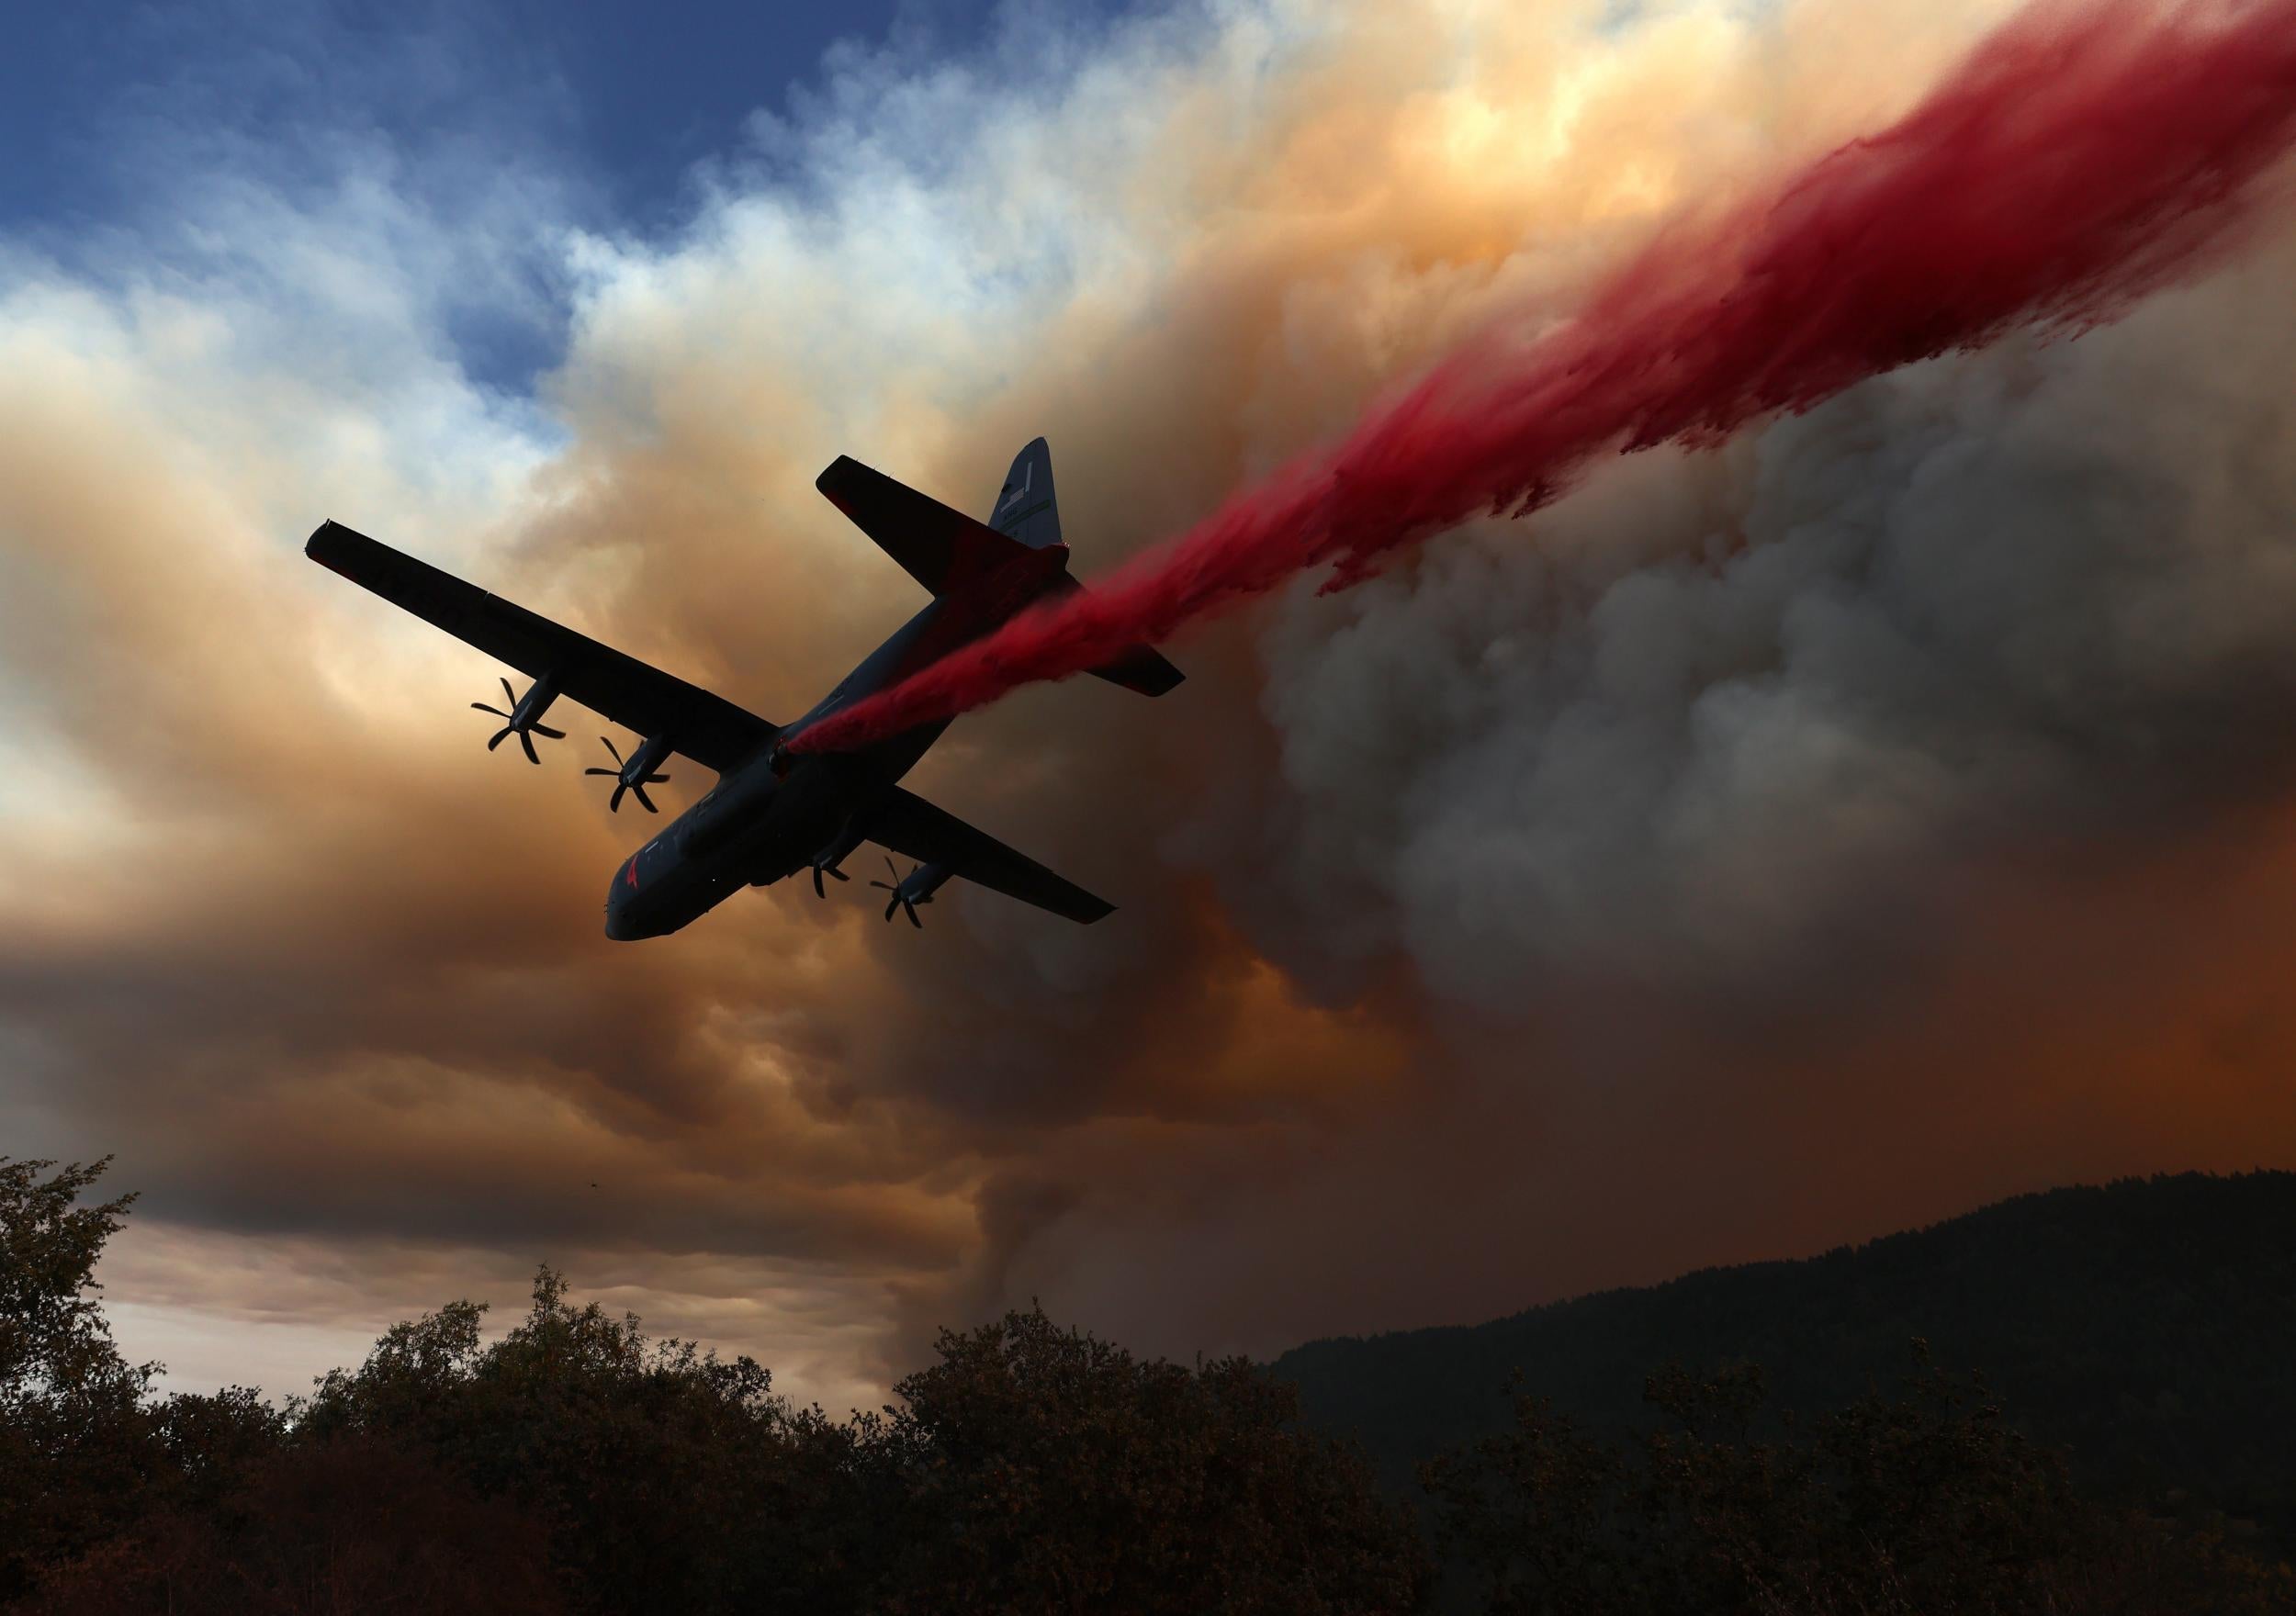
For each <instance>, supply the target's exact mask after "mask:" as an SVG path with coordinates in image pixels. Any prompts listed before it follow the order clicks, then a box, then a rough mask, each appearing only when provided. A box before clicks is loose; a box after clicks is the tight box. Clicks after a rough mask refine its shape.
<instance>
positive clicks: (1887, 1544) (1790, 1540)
mask: <svg viewBox="0 0 2296 1616" xmlns="http://www.w3.org/2000/svg"><path fill="white" fill-rule="evenodd" d="M1646 1397H1647V1398H1648V1400H1649V1403H1650V1404H1651V1405H1652V1406H1653V1407H1654V1408H1655V1409H1656V1410H1657V1411H1658V1414H1659V1418H1658V1420H1656V1421H1655V1422H1654V1424H1653V1425H1652V1427H1651V1428H1650V1429H1649V1431H1646V1432H1645V1433H1644V1434H1643V1435H1641V1436H1640V1437H1639V1438H1638V1439H1636V1440H1632V1441H1626V1442H1619V1443H1617V1444H1615V1445H1613V1444H1610V1443H1606V1442H1602V1441H1599V1440H1597V1439H1594V1438H1592V1437H1590V1436H1588V1435H1587V1434H1586V1433H1585V1432H1584V1431H1581V1430H1580V1429H1579V1428H1578V1427H1577V1426H1576V1425H1575V1424H1574V1423H1573V1422H1572V1421H1571V1420H1569V1419H1568V1418H1566V1417H1564V1416H1562V1415H1559V1414H1557V1413H1556V1412H1555V1409H1554V1408H1553V1406H1552V1404H1550V1403H1549V1402H1548V1401H1547V1400H1546V1399H1544V1398H1541V1397H1533V1396H1531V1395H1529V1394H1527V1393H1522V1392H1519V1391H1518V1393H1517V1395H1516V1397H1515V1398H1514V1423H1513V1424H1512V1425H1511V1426H1510V1427H1508V1428H1507V1429H1505V1430H1503V1431H1499V1432H1497V1433H1496V1434H1494V1435H1491V1436H1488V1437H1485V1438H1484V1439H1482V1440H1481V1441H1480V1442H1476V1443H1475V1444H1473V1445H1472V1446H1471V1447H1469V1448H1467V1449H1463V1450H1460V1451H1458V1452H1456V1453H1449V1454H1446V1455H1444V1456H1442V1457H1440V1458H1438V1459H1436V1460H1435V1461H1433V1462H1431V1463H1430V1464H1427V1465H1425V1466H1424V1469H1423V1476H1424V1483H1425V1486H1426V1489H1427V1492H1428V1495H1429V1497H1430V1498H1431V1499H1432V1500H1433V1502H1434V1504H1435V1512H1436V1516H1437V1519H1438V1521H1439V1523H1440V1528H1439V1530H1440V1533H1441V1536H1442V1538H1443V1540H1444V1543H1445V1545H1446V1548H1448V1549H1449V1550H1450V1552H1451V1554H1453V1556H1454V1559H1455V1563H1456V1564H1457V1565H1458V1566H1459V1568H1460V1570H1461V1572H1462V1574H1463V1575H1462V1577H1461V1580H1462V1582H1463V1583H1464V1584H1465V1585H1466V1588H1465V1590H1463V1591H1468V1592H1470V1593H1471V1595H1472V1608H1478V1609H1482V1610H1490V1611H1492V1612H1496V1613H1501V1616H1671V1613H1672V1612H1678V1611H1685V1610H1697V1611H1704V1612H1712V1613H1713V1616H1738V1613H1742V1616H1831V1613H1834V1612H1842V1613H1850V1612H1856V1613H1859V1616H1923V1613H1926V1612H1935V1611H1952V1612H1958V1613H1965V1616H2052V1613H2057V1612H2074V1611H2078V1612H2084V1613H2086V1616H2143V1613H2146V1612H2169V1611H2212V1612H2218V1613H2219V1616H2264V1613H2266V1612H2271V1611H2286V1610H2291V1609H2296V1577H2291V1575H2290V1571H2289V1569H2288V1567H2286V1566H2284V1565H2283V1566H2279V1567H2275V1568H2271V1569H2267V1568H2266V1567H2264V1566H2261V1565H2257V1563H2256V1562H2254V1561H2253V1560H2250V1559H2247V1558H2245V1556H2241V1555H2238V1554H2232V1553H2229V1552H2228V1551H2227V1550H2226V1549H2225V1548H2224V1546H2223V1544H2222V1543H2220V1542H2219V1541H2217V1540H2216V1539H2214V1538H2212V1537H2210V1536H2208V1535H2205V1534H2197V1533H2194V1532H2189V1531H2186V1530H2182V1529H2178V1528H2174V1527H2172V1526H2170V1525H2169V1524H2167V1523H2164V1522H2161V1521H2153V1520H2149V1519H2147V1518H2145V1517H2144V1516H2141V1515H2138V1514H2136V1513H2134V1512H2133V1511H2130V1510H2126V1509H2119V1508H2115V1507H2111V1506H2107V1505H2102V1504H2099V1503H2097V1502H2095V1501H2093V1500H2091V1499H2089V1498H2085V1497H2083V1496H2082V1495H2081V1494H2080V1493H2078V1492H2077V1491H2076V1489H2075V1488H2074V1487H2073V1485H2072V1481H2071V1478H2070V1476H2068V1475H2067V1472H2066V1468H2065V1462H2064V1460H2063V1457H2062V1456H2061V1455H2060V1454H2058V1453H2054V1452H2053V1451H2050V1450H2047V1449H2042V1448H2036V1447H2034V1446H2032V1444H2030V1443H2029V1442H2026V1441H2025V1439H2024V1438H2023V1437H2021V1436H2020V1435H2019V1434H2018V1433H2017V1432H2016V1431H2012V1430H2010V1429H2009V1427H2008V1426H2007V1425H2006V1424H2005V1423H2004V1422H2003V1420H2002V1418H2001V1410H2000V1408H1999V1407H1998V1405H1997V1404H1995V1403H1994V1402H1993V1401H1992V1400H1991V1398H1990V1397H1988V1396H1987V1394H1986V1388H1985V1386H1984V1384H1983V1382H1982V1381H1980V1380H1977V1379H1976V1378H1975V1377H1954V1376H1950V1375H1945V1374H1943V1373H1942V1372H1941V1371H1938V1370H1936V1369H1933V1368H1931V1367H1930V1365H1929V1363H1928V1362H1927V1356H1926V1349H1924V1348H1923V1347H1922V1346H1921V1344H1920V1343H1918V1342H1917V1343H1916V1366H1915V1369H1914V1372H1913V1373H1912V1374H1911V1375H1908V1376H1906V1377H1905V1378H1904V1379H1903V1380H1902V1381H1901V1383H1900V1385H1899V1386H1898V1388H1897V1390H1896V1393H1895V1395H1891V1396H1885V1395H1883V1394H1881V1393H1879V1392H1875V1393H1871V1394H1869V1395H1867V1396H1866V1397H1861V1398H1859V1399H1858V1400H1857V1401H1855V1402H1853V1403H1851V1405H1850V1406H1849V1407H1847V1408H1843V1409H1841V1410H1840V1411H1839V1412H1836V1413H1833V1414H1829V1415H1828V1416H1826V1417H1824V1418H1822V1419H1820V1420H1818V1421H1817V1422H1816V1423H1815V1424H1814V1426H1813V1427H1812V1428H1811V1429H1809V1430H1807V1431H1792V1429H1791V1426H1792V1422H1791V1421H1790V1420H1789V1421H1783V1422H1781V1428H1782V1429H1783V1430H1784V1431H1786V1432H1787V1436H1786V1438H1785V1439H1784V1440H1778V1441H1770V1440H1765V1439H1764V1438H1762V1437H1761V1436H1760V1435H1759V1434H1757V1429H1756V1428H1757V1424H1758V1419H1757V1417H1758V1415H1759V1414H1760V1413H1761V1409H1762V1407H1763V1401H1764V1399H1763V1395H1762V1387H1761V1373H1760V1371H1759V1370H1757V1369H1754V1368H1753V1367H1751V1366H1750V1365H1742V1366H1738V1367H1735V1368H1731V1369H1728V1370H1724V1371H1721V1372H1719V1373H1717V1374H1716V1375H1712V1376H1706V1377H1700V1376H1695V1375H1689V1374H1686V1373H1684V1372H1683V1371H1682V1370H1680V1369H1668V1370H1665V1371H1662V1372H1661V1373H1660V1374H1659V1375H1653V1376H1652V1377H1651V1378H1650V1380H1649V1383H1648V1386H1647V1390H1646ZM1465 1602H1466V1601H1462V1603H1463V1604H1464V1603H1465Z"/></svg>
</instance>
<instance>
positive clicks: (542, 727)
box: [526, 724, 566, 741]
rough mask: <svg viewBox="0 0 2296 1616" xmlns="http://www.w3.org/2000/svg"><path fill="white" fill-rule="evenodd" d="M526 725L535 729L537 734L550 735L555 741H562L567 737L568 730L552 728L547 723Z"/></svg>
mask: <svg viewBox="0 0 2296 1616" xmlns="http://www.w3.org/2000/svg"><path fill="white" fill-rule="evenodd" d="M526 727H527V728H528V729H530V730H532V731H534V732H535V734H536V735H548V736H549V737H550V738H551V739H552V740H554V741H562V740H564V739H566V732H565V731H564V730H562V729H552V728H551V727H550V726H549V725H548V724H528V725H527V726H526Z"/></svg>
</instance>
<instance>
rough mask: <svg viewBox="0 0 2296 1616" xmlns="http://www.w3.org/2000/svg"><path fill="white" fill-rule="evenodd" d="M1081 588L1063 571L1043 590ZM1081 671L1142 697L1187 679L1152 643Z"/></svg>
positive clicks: (1049, 593)
mask: <svg viewBox="0 0 2296 1616" xmlns="http://www.w3.org/2000/svg"><path fill="white" fill-rule="evenodd" d="M1083 588H1084V585H1082V584H1080V583H1078V582H1077V581H1076V580H1075V578H1070V577H1068V576H1067V575H1066V574H1065V573H1064V574H1063V575H1062V576H1061V577H1060V578H1057V579H1055V580H1054V581H1053V583H1052V587H1051V588H1050V589H1046V590H1045V595H1046V597H1047V598H1048V599H1049V598H1051V597H1052V596H1053V595H1065V594H1073V593H1075V591H1076V590H1078V589H1083ZM1085 671H1086V672H1087V673H1089V674H1091V675H1092V677H1093V678H1095V679H1106V680H1108V681H1109V683H1110V684H1112V685H1122V686H1123V687H1124V688H1125V689H1126V690H1138V691H1139V692H1140V693H1141V694H1142V695H1143V696H1161V695H1164V694H1165V693H1166V692H1167V691H1170V690H1173V689H1174V688H1176V686H1177V685H1179V683H1180V682H1181V681H1182V680H1184V679H1187V675H1186V674H1185V673H1182V672H1181V671H1180V670H1179V669H1178V668H1175V667H1173V666H1172V664H1171V663H1169V662H1167V661H1165V658H1164V654H1163V653H1162V652H1160V651H1158V650H1157V649H1156V648H1155V647H1154V645H1134V646H1132V647H1131V649H1129V650H1127V651H1126V652H1125V653H1124V654H1123V655H1122V656H1119V657H1118V658H1117V659H1116V660H1115V661H1113V662H1104V663H1102V664H1101V665H1100V666H1099V667H1097V668H1086V670H1085Z"/></svg>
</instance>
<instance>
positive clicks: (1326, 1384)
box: [1274, 1173, 2296, 1554]
mask: <svg viewBox="0 0 2296 1616" xmlns="http://www.w3.org/2000/svg"><path fill="white" fill-rule="evenodd" d="M1917 1336H1919V1337H1923V1338H1926V1339H1927V1340H1928V1341H1929V1342H1930V1346H1931V1348H1932V1350H1933V1351H1934V1352H1935V1353H1936V1356H1937V1359H1938V1361H1939V1362H1940V1363H1975V1364H1983V1365H1984V1366H1985V1369H1986V1376H1987V1379H1988V1381H1989V1383H1990V1384H1991V1385H1992V1386H1994V1388H1995V1389H1996V1390H1997V1391H1998V1394H1999V1395H2000V1397H2001V1400H2002V1402H2003V1404H2004V1406H2006V1407H2007V1408H2009V1409H2011V1410H2013V1411H2014V1414H2015V1418H2016V1421H2017V1424H2018V1426H2019V1427H2020V1429H2021V1430H2022V1431H2025V1432H2027V1433H2028V1434H2029V1435H2030V1436H2032V1438H2033V1440H2034V1441H2036V1442H2042V1443H2044V1444H2046V1445H2049V1446H2052V1447H2057V1448H2062V1449H2064V1450H2065V1451H2066V1453H2069V1455H2070V1457H2071V1462H2072V1465H2073V1473H2074V1476H2075V1477H2076V1479H2077V1480H2078V1481H2079V1482H2080V1483H2081V1484H2082V1485H2083V1486H2084V1487H2087V1488H2088V1489H2090V1490H2092V1491H2095V1492H2097V1493H2099V1494H2100V1495H2101V1496H2104V1497H2107V1498H2112V1499H2115V1500H2118V1501H2121V1502H2125V1503H2129V1504H2133V1505H2142V1506H2144V1507H2147V1508H2152V1509H2162V1510H2169V1511H2174V1512H2178V1513H2181V1514H2183V1515H2184V1516H2185V1517H2186V1518H2187V1519H2189V1521H2192V1522H2193V1523H2194V1524H2196V1525H2199V1526H2201V1527H2205V1528H2212V1529H2223V1530H2225V1531H2228V1532H2239V1531H2241V1530H2244V1527H2243V1523H2244V1522H2248V1523H2253V1524H2255V1525H2256V1526H2258V1527H2260V1528H2261V1529H2262V1530H2263V1532H2264V1533H2265V1534H2266V1537H2267V1539H2268V1543H2269V1545H2270V1547H2271V1549H2272V1551H2273V1553H2275V1554H2289V1553H2290V1552H2291V1550H2296V1461H2291V1458H2290V1453H2291V1451H2296V1374H2292V1373H2290V1363H2291V1361H2296V1173H2243V1174H2237V1175H2233V1176H2225V1177H2217V1176H2211V1175H2205V1174H2200V1173H2185V1174H2178V1175H2175V1176H2167V1177H2158V1178H2153V1179H2149V1180H2127V1181H2123V1182H2121V1183H2116V1184H2110V1185H2108V1186H2106V1187H2103V1188H2078V1189H2061V1190H2052V1191H2050V1192H2048V1193H2047V1194H2045V1195H2024V1196H2020V1197H2019V1198H2017V1199H2015V1200H2011V1201H2005V1202H2002V1203H2000V1204H1999V1205H1998V1206H1988V1207H1986V1208H1985V1209H1983V1210H1981V1211H1977V1212H1973V1213H1970V1214H1968V1215H1967V1216H1965V1217H1962V1218H1954V1219H1953V1220H1951V1221H1950V1222H1946V1223H1941V1224H1938V1225H1936V1226H1934V1227H1932V1228H1930V1229H1922V1230H1919V1231H1918V1232H1915V1233H1909V1234H1900V1235H1893V1236H1890V1237H1889V1238H1888V1239H1885V1240H1873V1241H1870V1242H1868V1243H1866V1244H1864V1245H1862V1246H1856V1247H1842V1248H1840V1249H1839V1250H1836V1251H1829V1252H1828V1253H1827V1254H1826V1255H1824V1256H1822V1257H1816V1258H1812V1259H1809V1260H1808V1261H1806V1262H1760V1263H1751V1264H1748V1265H1746V1266H1743V1267H1738V1268H1724V1269H1713V1270H1708V1271H1706V1272H1704V1273H1700V1274H1690V1275H1688V1276H1686V1277H1684V1278H1682V1279H1678V1280H1674V1281H1672V1282H1671V1283H1669V1284H1666V1285H1653V1286H1650V1287H1649V1288H1647V1289H1641V1290H1626V1291H1611V1292H1606V1293H1604V1294H1602V1295H1598V1296H1585V1297H1581V1298H1580V1299H1578V1300H1576V1301H1570V1302H1561V1303H1557V1304H1554V1305H1553V1306H1550V1307H1538V1308H1535V1309H1533V1310H1532V1311H1530V1312H1528V1313H1523V1314H1518V1315H1516V1316H1515V1317H1514V1318H1512V1319H1500V1320H1497V1321H1496V1322H1493V1323H1490V1324H1483V1325H1478V1326H1474V1327H1471V1328H1466V1329H1448V1330H1411V1331H1404V1332H1398V1333H1395V1334H1390V1335H1382V1336H1376V1337H1372V1338H1369V1339H1366V1340H1351V1341H1318V1342H1314V1343H1312V1344H1311V1345H1308V1346H1304V1347H1300V1348H1297V1349H1295V1350H1293V1351H1292V1352H1288V1353H1286V1354H1285V1355H1284V1356H1283V1357H1281V1358H1280V1359H1278V1360H1277V1362H1276V1363H1275V1365H1274V1368H1275V1371H1276V1373H1277V1375H1281V1376H1283V1377H1284V1378H1286V1379H1289V1380H1290V1381H1292V1382H1293V1383H1294V1384H1296V1385H1297V1386H1299V1387H1300V1397H1301V1403H1302V1407H1303V1408H1305V1410H1306V1412H1307V1415H1308V1417H1309V1419H1310V1420H1312V1421H1313V1422H1315V1423H1316V1424H1318V1425H1320V1426H1322V1428H1323V1429H1326V1430H1329V1431H1340V1432H1345V1433H1346V1434H1349V1435H1352V1436H1355V1437H1356V1438H1358V1439H1360V1440H1361V1441H1362V1442H1363V1443H1364V1445H1365V1448H1366V1449H1367V1452H1369V1453H1370V1454H1371V1455H1372V1459H1373V1462H1374V1464H1376V1465H1377V1466H1378V1467H1379V1472H1380V1474H1381V1476H1382V1477H1383V1478H1384V1479H1385V1480H1386V1481H1387V1483H1388V1485H1389V1486H1390V1487H1393V1488H1395V1489H1396V1490H1398V1491H1399V1492H1403V1491H1408V1490H1410V1489H1411V1487H1412V1485H1413V1483H1412V1477H1413V1473H1414V1471H1415V1469H1416V1467H1417V1465H1418V1464H1420V1463H1421V1462H1422V1461H1424V1460H1425V1459H1427V1458H1430V1457H1432V1456H1433V1455H1435V1453H1441V1452H1443V1451H1444V1450H1446V1449H1448V1448H1453V1447H1457V1446H1458V1445H1459V1444H1460V1443H1462V1442H1473V1441H1475V1440H1476V1439H1478V1438H1479V1437H1481V1436H1483V1435H1485V1434H1487V1433H1489V1432H1491V1431H1493V1430H1494V1429H1496V1428H1497V1427H1498V1426H1499V1425H1500V1424H1501V1423H1503V1421H1504V1420H1505V1419H1506V1417H1507V1412H1508V1408H1507V1403H1506V1399H1505V1397H1504V1395H1503V1388H1504V1387H1505V1386H1506V1385H1507V1384H1508V1379H1509V1376H1510V1375H1512V1374H1513V1373H1514V1371H1515V1370H1517V1369H1520V1370H1521V1371H1523V1373H1524V1374H1525V1375H1526V1376H1527V1377H1528V1378H1529V1381H1530V1383H1531V1384H1532V1385H1533V1386H1536V1388H1537V1389H1538V1391H1539V1392H1540V1393H1541V1394H1542V1395H1544V1396H1545V1397H1548V1398H1550V1399H1551V1401H1552V1404H1553V1407H1554V1408H1555V1409H1556V1410H1558V1411H1559V1413H1562V1414H1565V1415H1568V1416H1569V1417H1570V1419H1571V1420H1572V1421H1574V1422H1575V1424H1576V1425H1578V1426H1579V1427H1581V1428H1583V1429H1585V1430H1587V1431H1593V1432H1595V1433H1597V1434H1599V1435H1601V1436H1603V1437H1604V1438H1605V1439H1615V1438H1619V1437H1623V1436H1625V1435H1626V1434H1628V1433H1630V1432H1632V1431H1636V1430H1638V1428H1639V1427H1640V1426H1641V1425H1642V1423H1643V1422H1644V1417H1645V1413H1646V1408H1645V1405H1644V1403H1643V1401H1642V1396H1641V1393H1642V1384H1641V1376H1642V1375H1643V1373H1644V1371H1646V1370H1647V1369H1648V1368H1649V1366H1650V1365H1651V1364H1654V1363H1666V1362H1669V1361H1671V1360H1675V1359H1682V1358H1689V1359H1694V1361H1696V1362H1699V1363H1761V1364H1763V1365H1765V1366H1767V1368H1768V1370H1769V1372H1770V1375H1771V1385H1772V1389H1773V1394H1774V1402H1775V1403H1776V1404H1777V1405H1779V1406H1783V1407H1786V1408H1804V1409H1813V1408H1843V1407H1846V1406H1848V1405H1850V1404H1851V1403H1852V1402H1854V1401H1855V1400H1856V1399H1858V1398H1860V1397H1863V1396H1864V1395H1866V1393H1867V1392H1868V1391H1869V1390H1870V1389H1871V1387H1872V1386H1874V1385H1875V1384H1876V1383H1877V1382H1885V1381H1887V1380H1888V1379H1890V1378H1891V1377H1892V1376H1894V1375H1896V1372H1897V1370H1898V1369H1899V1368H1900V1367H1901V1366H1902V1364H1903V1362H1904V1353H1905V1343H1906V1342H1907V1341H1909V1340H1912V1339H1913V1338H1915V1337H1917Z"/></svg>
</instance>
